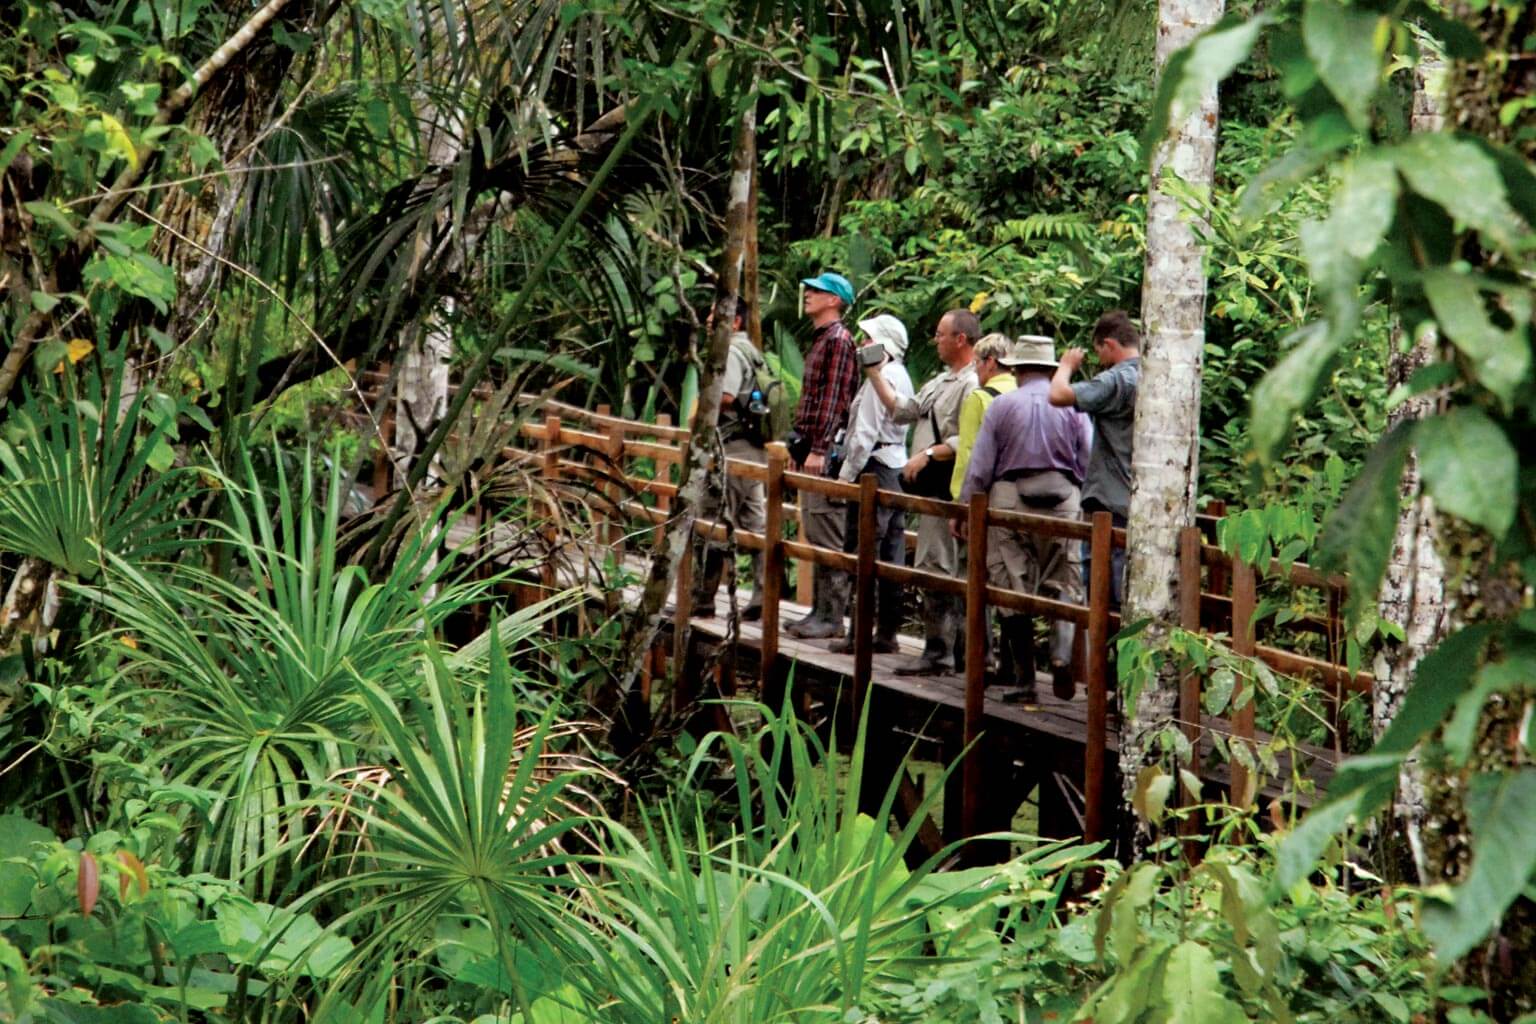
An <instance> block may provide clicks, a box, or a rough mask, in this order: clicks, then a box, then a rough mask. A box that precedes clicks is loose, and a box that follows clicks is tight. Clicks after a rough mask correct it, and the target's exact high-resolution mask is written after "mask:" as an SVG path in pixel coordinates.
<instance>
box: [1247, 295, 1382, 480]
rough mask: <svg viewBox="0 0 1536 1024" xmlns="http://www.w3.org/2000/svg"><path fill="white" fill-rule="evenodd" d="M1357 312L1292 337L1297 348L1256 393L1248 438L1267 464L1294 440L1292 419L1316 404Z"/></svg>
mask: <svg viewBox="0 0 1536 1024" xmlns="http://www.w3.org/2000/svg"><path fill="white" fill-rule="evenodd" d="M1355 315H1356V313H1355V310H1354V309H1353V308H1351V309H1349V310H1347V311H1346V314H1345V315H1344V316H1343V317H1341V318H1330V319H1328V320H1319V321H1317V322H1315V323H1311V324H1308V325H1307V326H1306V327H1303V328H1302V329H1301V330H1299V331H1297V332H1296V333H1295V334H1294V335H1292V336H1291V339H1292V341H1293V342H1294V344H1293V345H1292V347H1291V348H1290V350H1289V351H1287V352H1286V354H1285V356H1284V357H1283V358H1282V359H1281V360H1280V362H1279V363H1278V364H1277V365H1276V366H1275V368H1274V369H1272V370H1270V371H1269V372H1268V373H1267V374H1265V375H1264V379H1263V380H1261V381H1259V383H1258V384H1257V385H1255V387H1254V389H1253V404H1252V420H1251V422H1250V423H1249V427H1248V436H1249V437H1250V438H1251V439H1252V441H1253V447H1254V450H1255V451H1256V452H1257V453H1258V456H1259V458H1260V459H1261V460H1262V461H1264V462H1273V461H1274V460H1275V459H1277V458H1279V456H1280V452H1281V449H1282V448H1283V447H1284V445H1285V441H1286V438H1287V437H1289V436H1290V432H1291V419H1292V417H1294V416H1295V415H1296V413H1297V412H1298V411H1299V410H1301V409H1302V408H1303V407H1305V406H1306V405H1307V403H1309V402H1310V401H1312V396H1313V395H1315V394H1316V393H1317V389H1318V386H1319V384H1320V383H1321V381H1322V378H1323V375H1324V374H1325V373H1326V372H1327V370H1328V369H1329V367H1331V366H1332V365H1333V361H1334V359H1335V357H1337V356H1338V354H1339V349H1340V347H1342V346H1343V344H1344V342H1345V340H1346V339H1347V338H1348V336H1349V333H1350V331H1352V330H1353V329H1354V320H1355Z"/></svg>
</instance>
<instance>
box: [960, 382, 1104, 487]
mask: <svg viewBox="0 0 1536 1024" xmlns="http://www.w3.org/2000/svg"><path fill="white" fill-rule="evenodd" d="M1050 391H1051V380H1050V378H1049V377H1047V376H1045V375H1043V374H1041V375H1039V376H1036V377H1034V378H1033V379H1029V380H1025V381H1024V383H1023V384H1021V385H1019V387H1018V389H1017V390H1015V391H1010V392H1008V393H1007V394H1004V395H999V396H998V397H997V398H995V399H993V400H992V404H991V405H990V406H988V407H987V414H986V416H984V417H983V418H982V421H981V430H980V431H979V432H978V433H977V434H976V444H975V446H974V447H973V448H972V449H971V461H970V464H969V465H968V466H967V467H966V471H965V483H964V485H963V486H962V487H961V489H960V500H961V501H970V500H971V495H973V494H977V493H982V494H985V493H986V492H987V491H988V490H989V489H990V488H991V486H992V485H993V484H994V483H996V482H997V481H999V480H1004V479H1008V478H1011V477H1017V476H1019V475H1022V474H1024V473H1031V472H1040V471H1042V470H1051V469H1054V470H1058V471H1060V472H1062V473H1065V474H1066V475H1067V476H1069V477H1071V478H1072V480H1073V482H1074V483H1081V482H1082V480H1083V475H1084V473H1085V472H1086V471H1087V469H1086V467H1087V463H1088V449H1089V446H1090V445H1091V444H1092V443H1093V428H1092V427H1091V426H1090V425H1089V423H1088V417H1087V416H1084V415H1083V414H1082V413H1081V412H1079V411H1078V410H1076V409H1062V408H1058V407H1056V406H1054V405H1052V404H1051V403H1050V400H1049V398H1048V396H1049V394H1050Z"/></svg>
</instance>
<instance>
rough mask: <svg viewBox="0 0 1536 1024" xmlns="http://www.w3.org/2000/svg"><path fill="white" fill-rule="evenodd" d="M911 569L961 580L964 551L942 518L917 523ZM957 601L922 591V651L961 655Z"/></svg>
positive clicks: (945, 520)
mask: <svg viewBox="0 0 1536 1024" xmlns="http://www.w3.org/2000/svg"><path fill="white" fill-rule="evenodd" d="M913 566H914V568H917V569H921V570H923V571H925V572H936V573H938V574H940V575H942V576H949V577H956V576H962V575H964V572H965V553H964V547H963V545H962V544H961V543H960V541H958V540H957V539H955V535H954V534H952V533H950V532H949V520H948V519H945V518H943V517H942V516H919V517H918V519H917V557H916V559H915V560H914V561H913ZM960 627H961V618H960V601H959V599H958V598H956V597H955V596H953V595H951V594H939V593H935V592H934V591H931V590H925V591H923V641H924V643H923V647H924V649H925V650H928V651H931V652H937V653H939V654H941V655H942V654H951V655H953V654H955V653H956V652H957V649H958V651H959V652H960V653H961V654H962V656H963V652H964V649H965V645H964V643H963V642H962V641H961V639H960Z"/></svg>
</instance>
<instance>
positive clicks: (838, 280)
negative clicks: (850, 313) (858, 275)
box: [800, 270, 853, 307]
mask: <svg viewBox="0 0 1536 1024" xmlns="http://www.w3.org/2000/svg"><path fill="white" fill-rule="evenodd" d="M800 283H801V284H803V285H805V286H806V287H807V288H815V289H816V290H817V291H819V292H827V293H829V294H832V295H836V296H837V297H838V298H840V299H842V300H843V306H844V307H847V306H851V305H853V285H851V284H849V283H848V279H847V278H846V277H844V276H843V275H842V274H834V273H832V272H831V271H830V270H828V271H824V272H823V273H820V274H817V275H816V276H815V277H807V278H804V279H802V280H801V281H800Z"/></svg>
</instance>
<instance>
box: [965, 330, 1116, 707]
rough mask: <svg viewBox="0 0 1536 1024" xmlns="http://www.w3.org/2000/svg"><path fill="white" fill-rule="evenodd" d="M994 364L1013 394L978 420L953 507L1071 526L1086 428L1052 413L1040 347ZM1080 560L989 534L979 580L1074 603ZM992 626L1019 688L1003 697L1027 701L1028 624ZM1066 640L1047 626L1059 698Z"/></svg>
mask: <svg viewBox="0 0 1536 1024" xmlns="http://www.w3.org/2000/svg"><path fill="white" fill-rule="evenodd" d="M998 362H999V363H1001V364H1002V365H1003V366H1005V367H1007V368H1009V369H1011V370H1013V373H1014V379H1015V380H1017V381H1018V389H1017V390H1015V391H1011V392H1008V393H1007V394H1004V395H1001V396H999V397H998V398H996V399H994V400H993V402H992V405H991V407H990V408H988V409H987V414H986V416H985V417H983V418H982V421H981V431H980V433H978V434H977V435H976V444H975V447H973V448H972V449H971V461H970V465H969V467H968V468H967V469H966V473H965V482H964V484H963V485H962V486H961V490H960V500H961V501H970V500H971V496H972V495H973V494H980V493H983V492H985V493H986V494H987V500H988V503H989V505H990V506H991V507H992V508H994V509H1002V510H1005V511H1013V512H1028V513H1032V514H1035V515H1047V516H1057V517H1059V518H1062V519H1072V520H1076V519H1077V518H1078V517H1079V511H1080V504H1081V497H1082V492H1081V488H1082V483H1083V478H1084V476H1085V475H1086V473H1087V471H1088V453H1089V451H1090V450H1091V448H1092V446H1093V427H1092V425H1091V424H1090V423H1089V420H1088V417H1087V416H1085V415H1084V414H1083V413H1081V412H1079V411H1078V410H1076V409H1064V408H1060V407H1057V406H1053V405H1051V403H1050V390H1051V374H1052V373H1053V372H1054V371H1055V369H1056V365H1057V364H1056V358H1055V353H1054V348H1053V346H1052V344H1051V342H1050V340H1049V339H1048V338H1034V337H1032V338H1021V339H1019V341H1017V342H1015V343H1014V347H1013V350H1012V351H1011V352H1010V353H1009V354H1008V355H1007V356H1006V357H1004V358H1002V359H999V360H998ZM1080 561H1081V554H1080V545H1078V544H1074V543H1072V542H1071V541H1068V540H1066V539H1064V538H1061V537H1042V536H1038V535H1036V534H1029V533H1019V532H1017V531H1015V530H1011V529H1001V528H995V527H994V528H992V529H990V530H988V531H987V575H988V577H989V578H990V580H991V582H992V585H993V586H996V587H1005V588H1007V589H1010V590H1018V591H1022V592H1024V593H1026V594H1040V595H1042V596H1045V597H1051V598H1054V599H1055V600H1058V601H1069V602H1071V603H1073V604H1078V603H1081V601H1082V595H1083V575H1082V568H1081V566H1080V564H1079V563H1080ZM1000 625H1001V634H1002V639H1003V643H1004V645H1005V647H1006V651H1005V653H1006V654H1011V655H1012V656H1011V657H1005V658H1004V663H1005V664H1011V666H1012V671H1013V673H1014V681H1015V682H1016V683H1017V684H1018V687H1019V689H1018V690H1017V691H1015V692H1014V694H1012V695H1010V696H1011V697H1012V698H1013V699H1018V700H1024V701H1033V700H1034V699H1035V667H1034V664H1033V658H1032V651H1033V647H1034V645H1033V643H1032V638H1031V637H1030V636H1029V634H1028V632H1027V631H1028V630H1029V629H1030V628H1031V623H1030V620H1029V619H1028V618H1027V617H1024V616H1016V615H1015V616H1004V617H1003V618H1002V621H1001V623H1000ZM1072 638H1073V626H1072V624H1071V623H1070V622H1060V621H1058V622H1056V623H1055V629H1054V631H1053V637H1052V641H1051V679H1052V683H1053V688H1054V689H1055V691H1056V693H1057V695H1058V696H1062V697H1064V698H1067V697H1070V696H1071V695H1072V692H1073V690H1074V689H1075V684H1074V682H1073V679H1072ZM1005 699H1007V698H1005Z"/></svg>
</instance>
